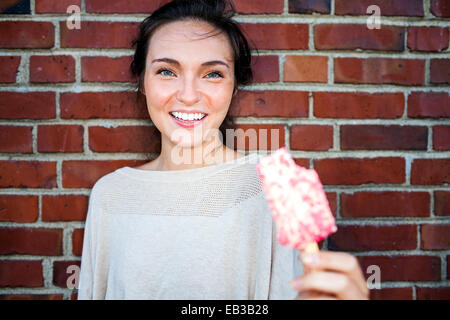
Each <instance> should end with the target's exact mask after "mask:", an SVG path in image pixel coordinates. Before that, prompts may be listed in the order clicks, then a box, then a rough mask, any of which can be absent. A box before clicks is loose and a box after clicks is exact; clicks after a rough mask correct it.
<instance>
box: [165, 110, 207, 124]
mask: <svg viewBox="0 0 450 320" xmlns="http://www.w3.org/2000/svg"><path fill="white" fill-rule="evenodd" d="M169 114H170V115H171V116H172V118H174V119H176V120H179V121H183V122H186V123H192V122H196V121H201V120H203V119H205V118H206V117H207V116H208V115H207V114H206V113H204V114H200V113H196V114H192V113H191V114H189V117H186V116H181V115H179V114H177V113H174V112H169Z"/></svg>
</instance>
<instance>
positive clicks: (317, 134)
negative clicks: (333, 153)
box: [289, 125, 333, 151]
mask: <svg viewBox="0 0 450 320" xmlns="http://www.w3.org/2000/svg"><path fill="white" fill-rule="evenodd" d="M289 143H290V147H291V149H292V150H305V151H327V150H329V149H331V148H333V126H325V125H293V126H291V130H290V142H289Z"/></svg>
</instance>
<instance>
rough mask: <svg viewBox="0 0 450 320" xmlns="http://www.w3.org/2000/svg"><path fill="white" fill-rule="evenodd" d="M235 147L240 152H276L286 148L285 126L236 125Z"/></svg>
mask: <svg viewBox="0 0 450 320" xmlns="http://www.w3.org/2000/svg"><path fill="white" fill-rule="evenodd" d="M233 133H234V143H233V147H231V146H229V147H230V148H231V149H233V148H237V149H239V150H246V151H248V150H276V149H279V148H281V147H284V146H285V141H284V125H276V124H274V125H272V124H260V125H258V124H248V125H247V124H239V125H236V130H235V131H234V132H233Z"/></svg>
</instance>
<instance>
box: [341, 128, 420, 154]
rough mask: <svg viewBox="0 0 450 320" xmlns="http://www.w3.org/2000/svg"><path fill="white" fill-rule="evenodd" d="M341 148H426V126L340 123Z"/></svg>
mask: <svg viewBox="0 0 450 320" xmlns="http://www.w3.org/2000/svg"><path fill="white" fill-rule="evenodd" d="M340 130H341V134H340V139H341V150H427V142H428V128H427V127H425V126H397V125H385V126H382V125H367V124H365V125H342V126H341V127H340Z"/></svg>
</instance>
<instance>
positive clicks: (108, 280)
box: [78, 153, 303, 300]
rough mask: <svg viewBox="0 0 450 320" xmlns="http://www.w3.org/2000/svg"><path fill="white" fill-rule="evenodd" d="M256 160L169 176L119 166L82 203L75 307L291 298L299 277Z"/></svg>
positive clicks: (252, 157) (297, 264)
mask: <svg viewBox="0 0 450 320" xmlns="http://www.w3.org/2000/svg"><path fill="white" fill-rule="evenodd" d="M261 157H262V154H257V153H251V154H249V155H247V156H245V157H241V158H238V159H235V160H231V161H227V162H223V163H220V164H217V165H212V166H206V167H202V168H196V169H187V170H173V171H147V170H141V169H135V168H131V167H123V168H120V169H118V170H116V171H114V172H112V173H109V174H107V175H105V176H103V177H102V178H101V179H99V180H98V181H97V182H96V183H95V185H94V187H93V189H92V191H91V196H90V199H89V210H88V215H87V220H86V224H85V233H84V243H83V252H82V260H81V272H80V279H79V280H80V281H79V288H78V299H194V300H195V299H293V298H294V297H295V296H296V292H295V291H293V290H292V289H291V288H290V285H289V282H290V281H291V280H292V279H293V278H294V277H295V276H297V275H299V274H301V273H302V272H303V270H302V265H301V263H300V262H299V260H298V257H297V251H296V250H293V249H290V248H288V247H284V246H281V245H280V244H279V243H278V242H277V240H276V229H275V225H274V223H273V221H272V216H271V212H270V209H269V207H268V205H267V201H266V199H265V196H264V193H263V192H262V189H261V181H260V179H259V178H258V175H257V172H256V168H255V166H256V164H257V163H258V160H259V159H260V158H261Z"/></svg>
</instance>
